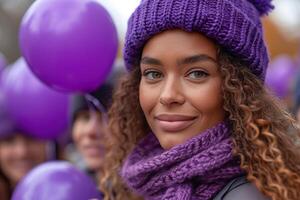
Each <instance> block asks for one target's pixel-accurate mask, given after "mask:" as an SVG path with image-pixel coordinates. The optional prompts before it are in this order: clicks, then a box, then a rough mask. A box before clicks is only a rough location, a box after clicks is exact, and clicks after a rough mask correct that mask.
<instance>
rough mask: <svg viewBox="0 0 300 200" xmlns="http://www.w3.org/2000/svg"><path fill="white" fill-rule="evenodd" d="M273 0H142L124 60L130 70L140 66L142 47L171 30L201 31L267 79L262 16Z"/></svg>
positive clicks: (130, 24) (130, 27)
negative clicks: (161, 33)
mask: <svg viewBox="0 0 300 200" xmlns="http://www.w3.org/2000/svg"><path fill="white" fill-rule="evenodd" d="M271 1H272V0H209V1H204V0H189V1H188V0H143V1H142V2H141V4H140V5H139V6H138V8H137V9H136V10H135V12H134V13H133V14H132V16H131V18H130V19H129V22H128V30H127V34H126V41H125V48H124V59H125V63H126V67H127V68H128V69H129V70H130V69H132V68H133V67H135V66H138V65H139V63H138V62H139V59H140V57H141V52H142V49H143V46H144V45H145V43H146V42H147V40H149V39H150V38H151V37H153V36H154V35H156V34H158V33H160V32H163V31H165V30H170V29H182V30H184V31H187V32H192V31H196V32H200V33H203V34H204V35H206V36H207V37H209V38H211V39H213V40H215V41H216V42H217V43H218V44H219V45H220V46H221V47H223V48H225V49H226V50H227V51H228V52H230V53H232V54H233V55H234V56H237V57H239V58H240V59H241V60H242V61H244V62H246V63H247V64H248V66H249V68H250V70H251V71H252V72H253V73H254V74H255V75H257V76H258V77H259V78H261V79H262V80H264V77H265V73H266V69H267V66H268V62H269V58H268V53H267V49H266V45H265V42H264V40H263V30H262V25H261V21H260V16H262V15H266V14H267V13H268V12H269V11H271V10H272V9H273V6H272V5H271Z"/></svg>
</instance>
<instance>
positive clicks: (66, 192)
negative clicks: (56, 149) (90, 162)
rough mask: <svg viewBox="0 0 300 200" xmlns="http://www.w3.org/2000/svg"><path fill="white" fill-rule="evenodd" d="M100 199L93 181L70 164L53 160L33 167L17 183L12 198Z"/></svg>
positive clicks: (19, 199) (46, 199)
mask: <svg viewBox="0 0 300 200" xmlns="http://www.w3.org/2000/svg"><path fill="white" fill-rule="evenodd" d="M95 198H97V199H100V197H99V192H98V191H97V189H96V185H95V183H93V181H92V180H91V179H90V177H88V176H87V175H85V174H84V173H83V172H81V171H79V170H78V169H76V168H75V167H74V166H73V165H72V164H70V163H68V162H64V161H54V162H48V163H44V164H41V165H39V166H37V167H36V168H34V169H33V170H32V171H31V172H29V174H28V175H26V176H25V177H24V179H23V180H22V181H21V182H20V183H19V184H18V185H17V187H16V189H15V191H14V194H13V197H12V200H35V199H36V200H52V199H55V200H84V199H86V200H88V199H95Z"/></svg>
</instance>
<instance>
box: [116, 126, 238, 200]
mask: <svg viewBox="0 0 300 200" xmlns="http://www.w3.org/2000/svg"><path fill="white" fill-rule="evenodd" d="M242 174H243V171H242V170H241V169H240V167H239V163H238V160H237V159H236V158H234V157H233V155H232V141H231V139H230V132H229V128H228V126H227V125H226V123H220V124H218V125H216V126H215V127H213V128H211V129H208V130H206V131H204V132H203V133H201V134H199V135H198V136H196V137H194V138H192V139H190V140H188V141H187V142H185V143H184V144H180V145H178V146H175V147H173V148H172V149H170V150H163V149H162V148H161V146H160V144H159V142H158V140H157V139H156V138H155V136H154V135H153V134H149V135H148V136H147V137H146V138H144V139H143V140H142V141H141V142H140V143H139V144H138V145H137V147H136V148H135V149H134V150H133V152H132V153H131V154H130V155H129V157H128V159H127V160H126V161H125V163H124V166H123V167H122V170H121V176H122V177H123V179H124V180H125V182H126V183H127V185H128V186H129V187H130V188H131V189H133V190H134V191H135V192H137V193H138V194H140V195H142V196H143V197H144V198H146V199H151V200H158V199H159V200H160V199H164V200H171V199H172V200H190V199H195V200H196V199H197V200H199V199H201V200H207V199H212V198H213V197H214V196H215V195H216V194H217V193H218V192H219V191H220V190H221V189H222V188H223V187H224V186H225V185H226V184H227V183H228V182H229V181H230V180H232V179H233V178H235V177H238V176H241V175H242Z"/></svg>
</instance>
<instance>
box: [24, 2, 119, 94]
mask: <svg viewBox="0 0 300 200" xmlns="http://www.w3.org/2000/svg"><path fill="white" fill-rule="evenodd" d="M19 37H20V47H21V50H22V55H23V56H24V57H25V60H26V61H27V63H28V64H29V66H30V68H31V69H32V71H33V72H34V74H36V75H37V77H38V78H39V79H40V80H42V81H43V82H44V83H46V84H47V85H49V86H51V87H52V88H55V89H57V90H61V91H67V92H78V91H79V92H89V91H93V90H95V89H96V88H97V87H98V86H100V85H101V84H102V83H103V82H104V81H105V79H106V77H107V76H108V75H109V73H110V71H111V69H112V65H113V62H114V59H115V57H116V54H117V49H118V37H117V32H116V28H115V25H114V23H113V21H112V19H111V17H110V15H109V14H108V12H107V11H106V10H105V9H104V8H103V7H102V6H101V4H100V3H99V2H98V1H96V0H38V1H36V2H35V3H33V5H32V6H31V7H30V9H29V10H28V11H27V13H26V14H25V16H24V18H23V20H22V23H21V29H20V35H19Z"/></svg>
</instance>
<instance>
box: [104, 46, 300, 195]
mask: <svg viewBox="0 0 300 200" xmlns="http://www.w3.org/2000/svg"><path fill="white" fill-rule="evenodd" d="M217 56H218V62H219V66H220V72H221V74H222V78H223V84H222V91H223V98H224V105H223V108H224V110H225V111H226V114H227V117H228V119H229V121H230V123H231V126H232V127H233V130H232V138H233V141H234V144H235V146H234V152H233V153H234V154H235V155H236V156H238V157H239V158H240V161H241V165H240V166H241V168H242V169H244V170H245V171H246V172H247V179H248V180H249V181H251V182H252V183H254V184H255V185H256V187H257V188H258V189H259V190H260V191H261V192H262V193H264V194H265V195H266V196H268V197H270V198H271V199H273V200H282V199H291V200H296V199H298V198H299V197H300V174H299V172H300V145H299V138H300V134H299V133H300V131H299V128H298V127H297V126H296V124H295V121H294V120H293V119H292V117H291V116H290V114H289V113H288V112H286V111H285V109H284V108H283V107H282V106H281V104H280V103H279V102H278V100H277V99H275V98H274V97H273V96H271V95H270V94H269V92H268V91H267V90H266V89H265V87H264V85H263V83H262V81H261V80H260V79H259V78H258V77H257V76H256V75H254V74H253V73H251V72H250V70H249V69H248V68H247V67H246V66H247V65H246V64H244V63H243V62H241V61H239V60H238V59H237V58H234V57H232V56H231V55H230V54H229V53H227V52H226V51H224V50H222V49H219V50H218V52H217ZM140 79H141V72H140V68H139V67H135V68H134V69H133V70H132V71H131V72H130V73H129V74H128V76H127V77H126V78H125V79H124V80H123V81H122V82H121V84H120V86H119V88H118V90H117V91H116V93H115V95H114V98H113V105H112V107H111V109H110V112H109V117H110V128H111V133H110V135H109V136H107V141H108V142H107V154H106V159H105V162H104V163H105V165H104V167H103V169H102V173H101V180H100V188H101V190H102V191H103V192H104V194H105V200H108V199H116V200H119V199H126V197H127V199H140V198H139V197H136V196H134V194H133V193H131V192H130V190H129V189H128V188H126V186H125V184H124V183H123V182H122V180H121V178H120V176H119V174H118V172H119V169H120V167H121V166H122V164H123V161H124V160H125V158H126V157H127V156H128V154H129V153H130V152H131V151H132V149H133V148H134V146H135V145H136V144H137V143H138V141H139V140H140V139H141V138H142V137H143V136H145V135H146V133H147V132H148V131H149V127H148V125H147V123H146V120H145V117H144V115H143V112H142V109H141V107H140V104H139V99H138V97H139V95H138V91H139V82H140Z"/></svg>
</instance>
